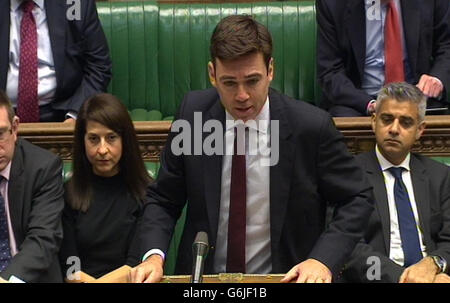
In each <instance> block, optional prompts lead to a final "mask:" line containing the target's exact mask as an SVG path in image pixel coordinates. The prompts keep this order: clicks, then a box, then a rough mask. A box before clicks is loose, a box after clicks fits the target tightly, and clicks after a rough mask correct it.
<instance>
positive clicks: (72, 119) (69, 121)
mask: <svg viewBox="0 0 450 303" xmlns="http://www.w3.org/2000/svg"><path fill="white" fill-rule="evenodd" d="M75 121H76V120H75V119H74V118H68V119H66V120H64V122H63V123H73V124H75Z"/></svg>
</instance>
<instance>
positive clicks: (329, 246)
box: [289, 115, 373, 281]
mask: <svg viewBox="0 0 450 303" xmlns="http://www.w3.org/2000/svg"><path fill="white" fill-rule="evenodd" d="M319 129H320V133H319V136H318V137H319V139H318V140H319V143H320V144H319V145H318V147H317V150H316V152H317V158H316V160H315V161H317V166H318V168H317V174H318V176H317V178H318V180H317V182H318V183H317V185H318V186H317V192H318V193H319V194H320V195H321V199H322V201H323V203H325V201H330V202H331V203H332V204H334V205H335V206H336V207H335V216H334V217H333V220H332V221H331V222H330V224H329V228H328V229H327V230H325V231H324V232H323V233H322V234H321V236H320V238H319V239H318V240H317V242H316V244H315V245H314V247H313V249H312V251H311V252H310V254H309V256H308V259H314V260H316V261H319V262H320V263H321V265H323V266H319V264H318V263H317V262H308V263H309V265H311V266H309V265H308V267H310V268H311V271H312V273H311V271H309V269H305V268H303V273H300V274H299V275H298V279H297V281H302V279H303V278H302V275H307V276H309V278H308V279H310V280H311V281H312V280H314V277H316V278H322V279H323V278H324V277H325V278H326V277H327V276H328V274H327V273H326V271H327V270H329V271H330V273H331V274H332V278H333V280H334V279H336V278H337V276H338V274H339V272H340V271H341V270H342V268H343V266H344V264H345V263H346V262H347V260H348V257H349V256H350V254H351V253H352V251H353V249H354V248H355V246H356V244H357V243H358V242H359V241H360V239H361V238H362V237H363V235H364V230H365V228H366V226H367V222H368V219H369V216H370V214H371V213H372V211H373V201H372V195H371V191H372V187H371V186H370V185H369V183H368V182H367V180H366V178H365V175H364V173H363V171H362V169H361V168H360V167H359V166H358V165H357V163H356V160H355V159H354V157H353V156H352V155H351V154H350V153H349V152H348V151H347V147H346V146H345V143H344V141H343V136H342V134H340V133H339V132H338V130H337V129H336V128H335V126H334V124H333V121H332V119H331V117H329V116H328V115H327V116H326V117H324V118H323V121H322V123H321V125H320V128H319ZM307 261H308V260H307ZM307 261H305V262H307ZM303 265H304V264H303ZM303 265H302V267H304V266H303ZM324 267H326V268H324ZM297 272H298V271H297ZM290 273H292V272H290ZM289 275H290V274H289ZM294 276H295V275H290V277H294Z"/></svg>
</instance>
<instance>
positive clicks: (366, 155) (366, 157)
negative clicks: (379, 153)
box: [355, 150, 376, 167]
mask: <svg viewBox="0 0 450 303" xmlns="http://www.w3.org/2000/svg"><path fill="white" fill-rule="evenodd" d="M355 160H356V162H358V164H359V165H360V166H361V167H366V166H367V165H368V164H369V163H370V162H372V161H375V160H376V155H375V151H373V150H372V151H366V152H362V153H359V154H356V155H355Z"/></svg>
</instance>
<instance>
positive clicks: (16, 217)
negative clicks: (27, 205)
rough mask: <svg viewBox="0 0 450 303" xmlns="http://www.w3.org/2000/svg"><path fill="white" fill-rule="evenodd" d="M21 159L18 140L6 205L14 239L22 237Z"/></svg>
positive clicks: (22, 176) (22, 179)
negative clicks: (7, 204)
mask: <svg viewBox="0 0 450 303" xmlns="http://www.w3.org/2000/svg"><path fill="white" fill-rule="evenodd" d="M23 184H24V174H23V157H22V144H21V141H20V139H18V141H17V144H16V146H15V151H14V156H13V160H12V163H11V171H10V174H9V181H8V203H9V209H10V216H11V224H12V226H13V230H14V235H15V237H16V239H18V238H19V239H20V238H21V237H22V228H21V226H22V223H23V222H22V220H21V217H22V215H21V214H22V209H23V196H22V193H23Z"/></svg>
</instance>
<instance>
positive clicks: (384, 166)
mask: <svg viewBox="0 0 450 303" xmlns="http://www.w3.org/2000/svg"><path fill="white" fill-rule="evenodd" d="M375 153H376V155H377V158H378V162H380V166H381V170H382V171H385V170H388V169H389V168H391V167H403V168H404V169H406V170H407V171H409V170H410V169H409V161H410V159H411V153H408V155H406V158H405V160H403V162H402V163H400V165H394V164H392V163H391V162H389V160H387V159H386V158H385V157H384V156H383V155H382V154H381V152H380V150H379V148H378V144H377V146H376V148H375Z"/></svg>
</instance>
